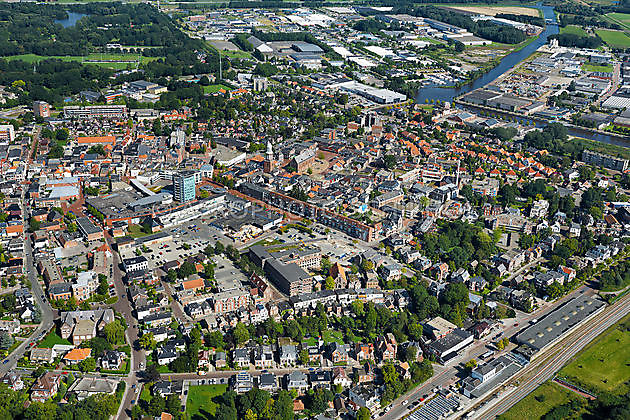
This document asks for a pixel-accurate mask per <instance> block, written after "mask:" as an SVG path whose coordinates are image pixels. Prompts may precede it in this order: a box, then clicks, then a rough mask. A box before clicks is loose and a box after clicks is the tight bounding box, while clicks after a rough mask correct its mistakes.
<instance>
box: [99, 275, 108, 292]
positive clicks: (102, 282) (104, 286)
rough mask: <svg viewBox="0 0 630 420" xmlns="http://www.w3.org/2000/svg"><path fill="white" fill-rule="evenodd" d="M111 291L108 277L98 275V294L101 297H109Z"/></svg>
mask: <svg viewBox="0 0 630 420" xmlns="http://www.w3.org/2000/svg"><path fill="white" fill-rule="evenodd" d="M108 291H109V282H108V281H107V276H106V275H104V274H99V275H98V288H97V289H96V293H98V294H99V295H103V296H105V295H107V292H108Z"/></svg>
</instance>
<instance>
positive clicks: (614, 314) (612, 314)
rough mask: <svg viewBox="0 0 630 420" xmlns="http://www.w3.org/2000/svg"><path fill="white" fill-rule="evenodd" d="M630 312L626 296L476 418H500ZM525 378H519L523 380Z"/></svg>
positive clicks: (541, 359)
mask: <svg viewBox="0 0 630 420" xmlns="http://www.w3.org/2000/svg"><path fill="white" fill-rule="evenodd" d="M629 311H630V295H626V296H624V297H623V298H621V299H620V300H619V301H618V302H617V303H615V304H614V305H612V306H609V307H607V308H606V309H605V311H604V312H603V313H601V314H599V315H598V316H597V317H596V318H595V319H593V320H591V321H589V322H588V323H586V324H585V325H583V326H581V327H579V328H578V329H577V330H576V331H574V332H573V333H571V334H570V335H569V336H568V337H567V338H566V339H564V340H563V341H562V342H561V343H560V344H559V345H558V346H555V347H554V348H553V349H552V352H553V355H551V357H548V356H546V355H541V356H539V358H538V359H537V360H535V361H534V362H533V363H531V364H530V365H529V366H528V367H527V368H526V369H525V370H524V371H523V372H522V374H532V375H531V376H530V377H523V378H524V379H521V380H520V381H519V383H518V385H517V388H516V390H515V391H514V392H511V393H506V394H503V395H502V396H499V398H497V399H496V400H494V401H492V402H491V403H490V404H487V405H486V409H485V411H483V412H481V413H477V414H476V415H475V417H476V418H479V419H494V418H495V417H496V416H498V415H500V414H502V413H504V412H506V411H507V410H508V409H509V408H510V407H512V406H513V405H514V404H516V403H517V402H519V401H520V400H522V399H523V398H525V397H526V396H527V395H528V394H529V393H531V392H532V391H534V390H535V389H536V388H538V386H540V385H541V384H542V383H544V382H546V381H548V380H549V379H551V378H553V376H554V375H555V374H556V372H557V371H559V370H560V369H561V368H562V366H564V365H565V364H566V363H567V362H568V361H569V360H571V358H573V357H574V356H575V355H576V354H577V353H578V352H579V351H580V350H582V349H583V348H584V347H586V345H588V343H590V342H591V341H593V340H594V339H595V338H596V337H597V336H598V335H600V334H601V333H603V332H604V331H606V329H608V328H610V327H611V326H613V325H614V324H616V323H617V322H619V320H621V319H622V318H623V317H624V316H625V315H627V314H628V312H629ZM522 374H519V376H521V375H522Z"/></svg>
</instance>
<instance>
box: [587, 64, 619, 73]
mask: <svg viewBox="0 0 630 420" xmlns="http://www.w3.org/2000/svg"><path fill="white" fill-rule="evenodd" d="M582 68H583V69H584V70H585V71H602V72H612V71H613V66H612V64H609V65H606V66H598V65H596V64H584V65H583V66H582Z"/></svg>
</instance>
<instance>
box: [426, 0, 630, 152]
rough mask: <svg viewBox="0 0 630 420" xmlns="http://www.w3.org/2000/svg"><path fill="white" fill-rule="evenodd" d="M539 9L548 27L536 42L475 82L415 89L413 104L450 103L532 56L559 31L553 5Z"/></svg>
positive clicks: (615, 140)
mask: <svg viewBox="0 0 630 420" xmlns="http://www.w3.org/2000/svg"><path fill="white" fill-rule="evenodd" d="M536 7H537V8H538V9H539V10H542V12H543V15H544V18H545V20H546V21H547V25H546V27H545V30H544V31H543V32H542V33H541V34H540V35H539V36H538V39H536V40H534V41H533V42H532V43H530V44H528V45H526V46H525V47H523V48H522V49H521V50H519V51H514V52H512V53H510V54H508V55H506V56H505V57H504V58H503V59H502V60H501V62H500V63H499V65H497V66H496V67H494V68H493V69H492V70H490V71H489V72H487V73H485V74H484V75H482V76H481V77H479V78H478V79H475V80H473V81H472V82H470V83H467V84H465V85H463V86H460V87H457V88H441V87H427V88H420V89H419V90H418V94H417V95H416V103H419V104H423V103H426V100H429V101H432V100H440V101H447V102H452V101H453V98H456V97H458V96H460V95H462V94H464V93H468V92H470V91H473V90H475V89H479V88H481V87H484V86H486V85H487V84H489V83H492V82H493V81H495V80H496V79H497V77H499V76H501V75H502V74H503V73H505V72H507V71H509V70H510V69H512V68H513V67H514V66H516V65H517V64H518V63H520V62H521V61H523V60H524V59H526V58H527V57H529V56H530V55H532V54H533V53H534V52H536V50H537V49H538V48H540V47H541V46H542V45H545V44H546V43H547V38H548V37H549V36H550V35H555V34H557V33H558V32H559V29H558V24H557V20H556V14H555V13H554V11H553V7H552V6H543V5H542V4H541V3H538V4H537V6H536ZM496 113H497V114H501V112H500V111H499V110H497V112H496ZM518 120H520V121H522V122H529V119H527V118H526V117H523V118H522V119H521V118H518ZM544 125H545V124H543V123H540V122H537V123H536V126H539V127H542V126H544ZM567 130H568V132H569V134H570V135H573V136H577V137H582V138H586V139H590V140H597V141H601V142H604V143H610V144H615V145H619V146H625V147H630V140H627V139H623V138H620V137H617V136H609V135H606V134H601V133H594V132H591V131H588V130H580V129H579V128H573V127H567Z"/></svg>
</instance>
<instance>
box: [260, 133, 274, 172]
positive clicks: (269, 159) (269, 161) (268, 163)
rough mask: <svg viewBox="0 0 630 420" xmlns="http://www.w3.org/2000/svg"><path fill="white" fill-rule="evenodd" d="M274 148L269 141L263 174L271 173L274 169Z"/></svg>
mask: <svg viewBox="0 0 630 420" xmlns="http://www.w3.org/2000/svg"><path fill="white" fill-rule="evenodd" d="M274 163H275V162H274V160H273V147H272V146H271V141H269V140H268V141H267V151H266V152H265V160H264V161H263V172H265V173H267V174H268V173H270V172H271V171H273V168H274Z"/></svg>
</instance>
